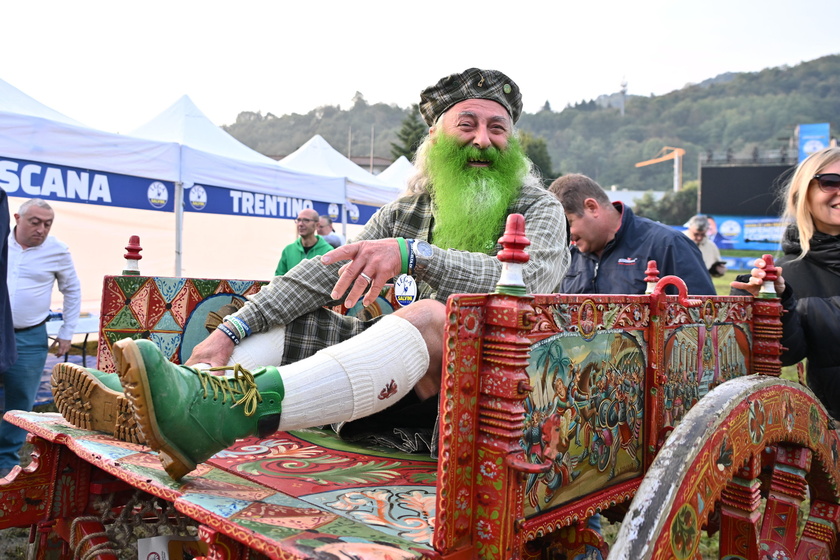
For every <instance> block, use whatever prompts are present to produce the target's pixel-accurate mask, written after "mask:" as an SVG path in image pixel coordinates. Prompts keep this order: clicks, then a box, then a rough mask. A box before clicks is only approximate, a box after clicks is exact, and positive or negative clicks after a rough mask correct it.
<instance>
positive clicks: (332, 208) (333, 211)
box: [327, 202, 338, 220]
mask: <svg viewBox="0 0 840 560" xmlns="http://www.w3.org/2000/svg"><path fill="white" fill-rule="evenodd" d="M327 216H329V217H330V219H331V220H337V219H338V204H336V203H335V202H332V203H330V205H329V206H328V207H327Z"/></svg>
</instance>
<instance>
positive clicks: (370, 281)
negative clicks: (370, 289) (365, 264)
mask: <svg viewBox="0 0 840 560" xmlns="http://www.w3.org/2000/svg"><path fill="white" fill-rule="evenodd" d="M359 276H361V277H362V278H364V279H365V280H367V283H368V284H373V278H371V277H370V276H368V275H367V274H365V273H364V272H360V273H359Z"/></svg>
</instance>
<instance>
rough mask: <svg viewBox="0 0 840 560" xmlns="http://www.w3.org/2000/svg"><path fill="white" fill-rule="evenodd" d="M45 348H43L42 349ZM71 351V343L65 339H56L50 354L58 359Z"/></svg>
mask: <svg viewBox="0 0 840 560" xmlns="http://www.w3.org/2000/svg"><path fill="white" fill-rule="evenodd" d="M42 348H43V347H42ZM69 351H70V341H69V340H67V339H64V338H56V339H55V342H53V343H52V346H50V352H52V353H53V355H55V356H57V357H61V356H64V355H65V354H67V352H69Z"/></svg>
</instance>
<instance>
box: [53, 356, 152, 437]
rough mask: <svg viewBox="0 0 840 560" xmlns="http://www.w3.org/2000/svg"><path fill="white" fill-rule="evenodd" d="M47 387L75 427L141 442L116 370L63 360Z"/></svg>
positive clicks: (57, 404) (132, 413) (64, 415)
mask: <svg viewBox="0 0 840 560" xmlns="http://www.w3.org/2000/svg"><path fill="white" fill-rule="evenodd" d="M50 387H51V389H52V394H53V399H54V400H55V406H56V408H57V409H58V411H59V412H60V413H61V415H62V416H63V417H64V419H65V420H67V421H68V422H70V423H71V424H73V425H74V426H77V427H79V428H82V429H84V430H95V431H97V432H106V433H108V434H111V435H113V436H114V437H115V438H117V439H119V440H122V441H128V442H131V443H141V444H142V443H143V438H142V437H141V435H140V431H139V430H138V429H137V422H136V421H135V420H134V411H132V410H131V403H130V402H129V401H128V399H126V398H125V395H123V390H122V385H120V378H119V376H118V375H117V374H116V373H105V372H103V371H99V370H96V369H93V368H85V367H82V366H80V365H76V364H72V363H69V362H64V363H60V364H56V365H55V366H54V367H53V371H52V378H51V379H50ZM94 411H95V412H94Z"/></svg>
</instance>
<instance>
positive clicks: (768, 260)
mask: <svg viewBox="0 0 840 560" xmlns="http://www.w3.org/2000/svg"><path fill="white" fill-rule="evenodd" d="M761 258H762V259H764V282H763V283H762V284H761V289H760V290H758V297H760V298H764V299H769V298H777V297H779V296H778V295H776V287H775V286H774V283H775V282H776V279H777V278H778V277H779V269H778V268H776V265H775V264H773V255H764V256H763V257H761Z"/></svg>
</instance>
